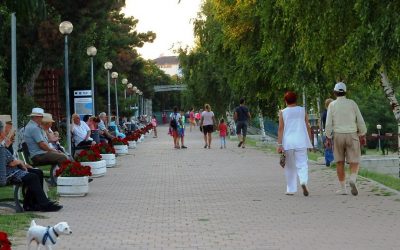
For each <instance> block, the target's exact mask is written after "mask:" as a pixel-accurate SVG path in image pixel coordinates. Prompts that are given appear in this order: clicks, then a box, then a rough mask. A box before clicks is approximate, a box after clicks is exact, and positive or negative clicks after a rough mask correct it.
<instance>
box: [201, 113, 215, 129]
mask: <svg viewBox="0 0 400 250" xmlns="http://www.w3.org/2000/svg"><path fill="white" fill-rule="evenodd" d="M201 117H202V118H203V126H207V125H214V120H213V117H214V112H212V111H210V112H208V111H203V113H201Z"/></svg>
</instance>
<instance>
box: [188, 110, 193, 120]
mask: <svg viewBox="0 0 400 250" xmlns="http://www.w3.org/2000/svg"><path fill="white" fill-rule="evenodd" d="M189 118H190V119H193V118H194V112H193V111H190V113H189Z"/></svg>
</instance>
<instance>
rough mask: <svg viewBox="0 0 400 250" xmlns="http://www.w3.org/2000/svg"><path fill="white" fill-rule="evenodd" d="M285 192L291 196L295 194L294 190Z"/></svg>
mask: <svg viewBox="0 0 400 250" xmlns="http://www.w3.org/2000/svg"><path fill="white" fill-rule="evenodd" d="M285 194H286V195H289V196H293V195H294V193H293V192H286V193H285Z"/></svg>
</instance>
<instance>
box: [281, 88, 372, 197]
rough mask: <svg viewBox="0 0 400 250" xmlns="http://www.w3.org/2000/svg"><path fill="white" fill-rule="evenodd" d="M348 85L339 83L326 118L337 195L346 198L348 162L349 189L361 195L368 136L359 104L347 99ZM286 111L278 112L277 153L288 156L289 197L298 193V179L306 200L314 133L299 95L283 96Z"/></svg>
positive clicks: (286, 175) (289, 93)
mask: <svg viewBox="0 0 400 250" xmlns="http://www.w3.org/2000/svg"><path fill="white" fill-rule="evenodd" d="M346 91H347V88H346V84H345V83H343V82H339V83H337V84H336V85H335V87H334V90H333V93H334V95H335V97H336V100H334V101H331V102H329V103H328V104H329V105H328V110H327V115H326V124H325V134H326V143H325V146H326V147H327V148H328V149H333V154H334V159H335V161H336V170H337V176H338V179H339V184H340V187H339V190H337V191H336V193H337V194H342V195H346V194H347V193H348V192H347V188H346V180H345V176H346V175H345V169H344V165H345V162H348V163H349V165H350V172H351V173H350V178H349V181H348V183H349V186H350V189H351V194H352V195H354V196H356V195H358V188H357V185H356V181H357V174H358V170H359V162H360V156H361V150H360V148H361V146H362V145H365V143H366V141H365V135H366V132H367V129H366V125H365V122H364V119H363V117H362V115H361V112H360V110H359V108H358V106H357V104H356V103H355V102H354V101H353V100H350V99H347V98H346ZM284 99H285V103H286V108H285V109H283V110H281V111H280V112H279V128H278V146H277V151H278V152H279V153H282V154H284V155H285V166H284V169H285V177H286V182H287V187H286V194H287V195H293V194H295V193H296V192H297V178H298V179H299V182H300V186H301V187H302V190H303V194H304V196H308V195H309V189H308V163H307V162H308V156H307V150H308V149H310V148H312V144H311V139H312V138H311V129H310V125H309V122H308V116H307V112H306V110H305V109H304V107H300V106H298V105H297V95H296V94H295V93H294V92H287V93H285V95H284Z"/></svg>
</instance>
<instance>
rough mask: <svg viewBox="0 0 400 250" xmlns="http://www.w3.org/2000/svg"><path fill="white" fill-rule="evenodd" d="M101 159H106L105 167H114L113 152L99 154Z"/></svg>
mask: <svg viewBox="0 0 400 250" xmlns="http://www.w3.org/2000/svg"><path fill="white" fill-rule="evenodd" d="M100 155H101V159H103V160H105V161H106V167H107V168H112V167H115V163H116V160H115V154H100Z"/></svg>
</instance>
